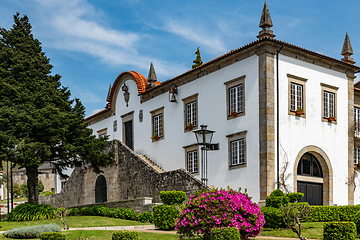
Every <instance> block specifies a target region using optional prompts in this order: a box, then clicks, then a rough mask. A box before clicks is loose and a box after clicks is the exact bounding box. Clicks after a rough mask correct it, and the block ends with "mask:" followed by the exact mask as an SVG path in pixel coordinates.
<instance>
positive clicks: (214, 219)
mask: <svg viewBox="0 0 360 240" xmlns="http://www.w3.org/2000/svg"><path fill="white" fill-rule="evenodd" d="M154 214H155V211H154ZM264 223H265V219H264V215H263V214H262V212H261V210H260V208H259V206H258V205H257V204H256V203H253V202H252V201H251V200H250V198H249V197H248V196H247V195H244V194H242V193H240V192H236V191H234V190H232V189H229V190H224V189H220V190H218V189H212V190H211V191H203V192H196V193H195V196H191V198H190V200H189V201H188V202H187V203H186V204H185V206H184V209H183V210H182V211H181V213H180V218H179V219H178V220H177V222H176V229H177V230H178V232H179V233H180V236H181V237H183V236H185V237H190V238H191V237H193V236H194V235H195V234H197V235H199V234H204V239H208V238H209V234H210V231H211V229H212V228H216V227H236V228H238V229H239V231H240V235H241V237H242V238H248V237H250V236H256V235H258V234H259V233H260V230H261V227H262V226H263V225H264Z"/></svg>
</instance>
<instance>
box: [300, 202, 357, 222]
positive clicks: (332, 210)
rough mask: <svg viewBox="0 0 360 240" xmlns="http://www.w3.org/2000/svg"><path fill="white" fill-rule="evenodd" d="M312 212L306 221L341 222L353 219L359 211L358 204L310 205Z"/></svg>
mask: <svg viewBox="0 0 360 240" xmlns="http://www.w3.org/2000/svg"><path fill="white" fill-rule="evenodd" d="M311 208H312V212H311V215H310V217H309V219H308V220H307V221H308V222H342V221H344V222H345V221H354V219H355V215H356V214H357V213H358V212H359V211H360V205H356V206H353V205H349V206H311Z"/></svg>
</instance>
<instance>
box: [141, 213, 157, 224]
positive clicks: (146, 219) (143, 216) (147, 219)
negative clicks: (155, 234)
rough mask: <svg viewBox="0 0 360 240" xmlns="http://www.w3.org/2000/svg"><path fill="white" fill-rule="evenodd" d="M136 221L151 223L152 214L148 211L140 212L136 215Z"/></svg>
mask: <svg viewBox="0 0 360 240" xmlns="http://www.w3.org/2000/svg"><path fill="white" fill-rule="evenodd" d="M138 221H139V222H141V223H147V222H149V223H152V222H153V214H152V213H151V212H149V211H145V212H142V213H140V214H139V215H138Z"/></svg>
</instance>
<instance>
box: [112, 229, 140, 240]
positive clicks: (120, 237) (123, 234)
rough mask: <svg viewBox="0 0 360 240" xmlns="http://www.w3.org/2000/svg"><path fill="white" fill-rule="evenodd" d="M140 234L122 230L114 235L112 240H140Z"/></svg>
mask: <svg viewBox="0 0 360 240" xmlns="http://www.w3.org/2000/svg"><path fill="white" fill-rule="evenodd" d="M138 239H139V236H138V233H137V232H135V231H126V230H120V231H116V232H114V233H113V235H112V240H138Z"/></svg>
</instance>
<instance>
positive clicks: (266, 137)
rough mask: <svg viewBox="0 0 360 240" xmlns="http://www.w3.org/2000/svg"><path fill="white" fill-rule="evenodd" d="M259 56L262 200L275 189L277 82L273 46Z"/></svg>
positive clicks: (264, 48) (263, 50)
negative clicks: (275, 80) (275, 81)
mask: <svg viewBox="0 0 360 240" xmlns="http://www.w3.org/2000/svg"><path fill="white" fill-rule="evenodd" d="M257 54H258V56H259V134H260V135H259V143H260V149H259V159H260V201H263V200H265V199H266V197H267V196H268V195H270V193H271V192H272V191H273V190H274V181H275V99H274V98H275V84H274V56H275V50H274V48H273V47H272V46H269V45H265V46H263V47H262V50H261V51H258V53H257Z"/></svg>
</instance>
